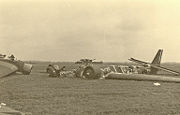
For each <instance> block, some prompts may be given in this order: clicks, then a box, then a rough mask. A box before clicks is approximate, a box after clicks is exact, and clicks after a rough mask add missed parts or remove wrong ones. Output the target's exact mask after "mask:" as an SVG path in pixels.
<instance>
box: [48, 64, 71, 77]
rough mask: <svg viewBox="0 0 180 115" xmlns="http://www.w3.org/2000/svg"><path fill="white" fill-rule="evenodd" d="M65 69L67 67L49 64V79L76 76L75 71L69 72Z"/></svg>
mask: <svg viewBox="0 0 180 115" xmlns="http://www.w3.org/2000/svg"><path fill="white" fill-rule="evenodd" d="M65 68H66V66H63V67H62V68H60V67H59V65H56V64H49V65H48V67H47V68H46V72H47V73H48V74H49V77H67V76H68V75H70V74H74V72H73V71H67V70H65ZM73 76H74V75H73Z"/></svg>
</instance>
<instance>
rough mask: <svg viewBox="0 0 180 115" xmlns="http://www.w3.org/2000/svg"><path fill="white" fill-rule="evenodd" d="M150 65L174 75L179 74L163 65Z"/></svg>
mask: <svg viewBox="0 0 180 115" xmlns="http://www.w3.org/2000/svg"><path fill="white" fill-rule="evenodd" d="M151 67H153V68H156V69H159V70H163V71H166V72H169V73H172V74H174V75H180V73H179V72H177V71H174V70H171V69H168V68H165V67H162V66H157V65H154V64H151Z"/></svg>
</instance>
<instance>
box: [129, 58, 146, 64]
mask: <svg viewBox="0 0 180 115" xmlns="http://www.w3.org/2000/svg"><path fill="white" fill-rule="evenodd" d="M128 60H129V61H132V62H135V63H137V64H141V65H146V64H149V63H147V62H143V61H140V60H137V59H134V58H130V59H128Z"/></svg>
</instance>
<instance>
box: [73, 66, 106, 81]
mask: <svg viewBox="0 0 180 115" xmlns="http://www.w3.org/2000/svg"><path fill="white" fill-rule="evenodd" d="M102 75H103V73H102V71H101V68H100V67H99V66H96V65H92V66H90V65H89V66H80V67H79V68H78V69H77V71H76V77H80V78H85V79H98V78H100V77H102Z"/></svg>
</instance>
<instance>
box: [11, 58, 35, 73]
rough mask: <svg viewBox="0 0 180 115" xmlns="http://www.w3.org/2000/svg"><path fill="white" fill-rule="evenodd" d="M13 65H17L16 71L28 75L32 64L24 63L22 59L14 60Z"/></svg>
mask: <svg viewBox="0 0 180 115" xmlns="http://www.w3.org/2000/svg"><path fill="white" fill-rule="evenodd" d="M14 63H15V65H16V66H17V67H18V72H22V73H23V74H25V75H29V74H30V73H31V70H32V68H33V66H32V65H31V64H27V63H24V62H22V61H16V62H14Z"/></svg>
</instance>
